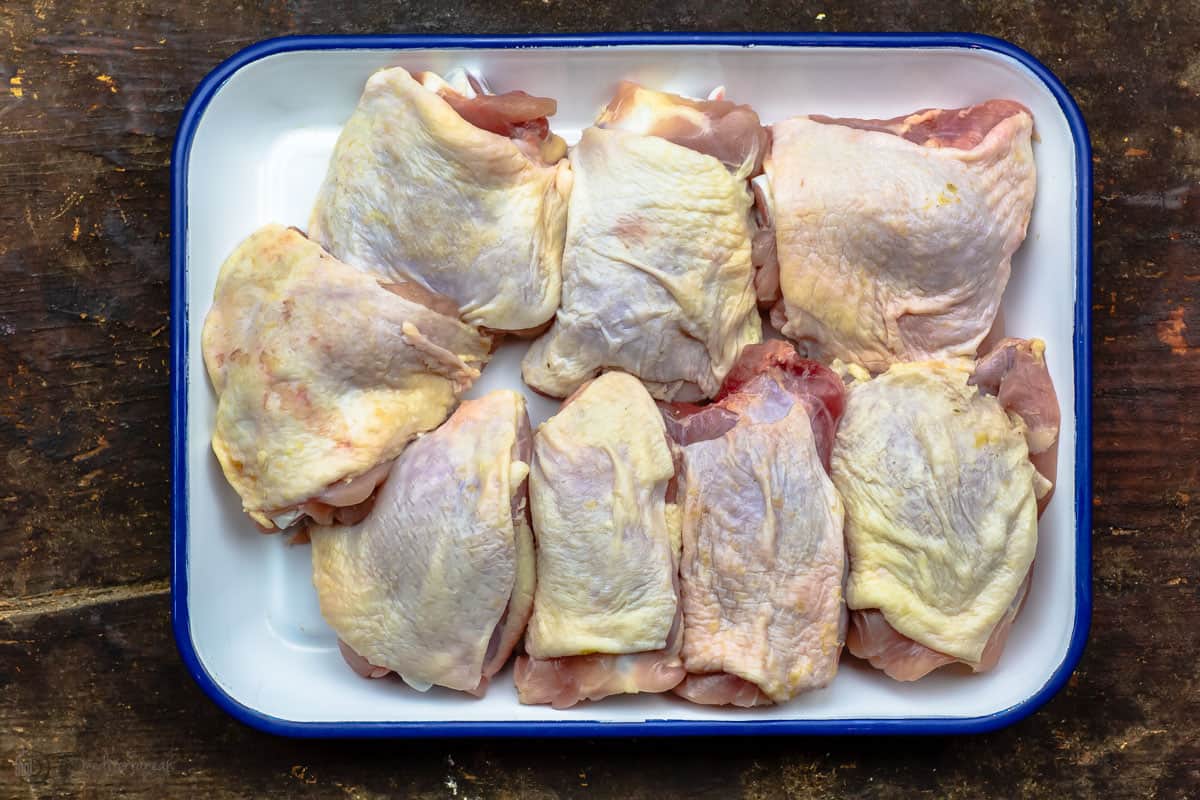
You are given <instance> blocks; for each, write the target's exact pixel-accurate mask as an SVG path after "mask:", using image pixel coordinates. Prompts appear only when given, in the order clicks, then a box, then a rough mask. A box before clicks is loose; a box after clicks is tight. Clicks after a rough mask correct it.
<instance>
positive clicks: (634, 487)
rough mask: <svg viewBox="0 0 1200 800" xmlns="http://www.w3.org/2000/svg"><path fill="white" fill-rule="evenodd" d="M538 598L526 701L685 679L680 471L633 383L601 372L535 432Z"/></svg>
mask: <svg viewBox="0 0 1200 800" xmlns="http://www.w3.org/2000/svg"><path fill="white" fill-rule="evenodd" d="M533 449H534V458H533V467H532V472H531V474H530V480H529V494H530V507H531V508H532V510H533V526H534V532H535V535H536V537H537V575H538V583H537V593H536V595H535V596H534V603H533V616H532V617H531V619H530V621H529V629H528V631H527V633H526V636H525V649H526V651H527V652H528V653H529V655H528V656H522V657H521V658H519V659H518V660H517V666H516V673H515V680H516V684H517V694H518V697H519V698H520V700H521V702H522V703H552V704H553V705H554V706H555V707H557V708H565V707H567V706H571V705H574V704H575V703H577V702H579V701H580V700H599V699H600V698H602V697H607V696H608V695H612V694H619V693H633V692H663V691H667V690H668V689H670V688H672V687H673V686H674V685H675V684H677V683H678V682H679V681H680V679H682V678H683V674H684V671H683V666H682V663H681V662H680V660H679V646H680V637H681V634H682V624H681V622H682V621H681V615H680V608H679V596H678V590H677V586H676V571H677V569H678V564H679V519H678V514H677V509H676V507H675V506H674V505H668V503H667V500H666V493H667V485H668V484H669V483H670V482H671V480H672V478H673V477H674V475H675V465H674V463H673V461H672V458H671V451H670V449H669V447H668V444H667V436H666V431H665V430H664V427H663V420H662V417H661V415H660V414H659V412H658V409H657V408H656V407H655V405H654V401H653V400H652V399H651V397H650V395H649V394H647V392H646V390H645V388H643V386H642V385H641V383H640V382H638V380H637V379H636V378H633V377H631V376H629V375H626V374H624V373H620V372H610V373H606V374H604V375H602V376H600V377H599V378H596V379H595V380H594V381H592V382H591V383H589V384H587V385H586V386H585V387H584V388H582V389H581V390H580V391H579V392H578V394H577V395H576V396H574V397H573V398H571V399H570V400H568V401H567V403H565V404H564V406H563V408H562V409H561V410H560V411H559V412H558V414H556V415H555V416H554V417H552V418H551V419H549V420H548V421H546V422H545V423H544V424H543V425H542V426H541V427H540V428H538V431H537V433H536V435H535V436H534V448H533Z"/></svg>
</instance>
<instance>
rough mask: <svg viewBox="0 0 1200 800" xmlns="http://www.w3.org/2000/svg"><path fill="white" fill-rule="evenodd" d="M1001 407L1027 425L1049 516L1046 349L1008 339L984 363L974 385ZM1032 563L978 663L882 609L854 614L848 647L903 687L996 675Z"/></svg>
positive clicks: (1051, 440)
mask: <svg viewBox="0 0 1200 800" xmlns="http://www.w3.org/2000/svg"><path fill="white" fill-rule="evenodd" d="M968 383H969V384H970V385H974V386H977V387H978V388H979V390H980V391H981V392H983V393H985V394H987V395H992V396H995V397H996V399H997V400H998V401H999V404H1000V406H1001V407H1002V408H1003V409H1004V410H1006V411H1008V412H1010V413H1012V414H1015V415H1016V416H1017V417H1019V418H1020V419H1021V421H1022V422H1023V423H1024V426H1023V429H1024V435H1025V440H1026V442H1027V448H1028V457H1029V460H1030V461H1031V462H1032V464H1033V466H1034V467H1035V469H1036V474H1035V475H1034V476H1033V482H1034V484H1035V489H1034V491H1035V494H1036V495H1037V497H1038V505H1037V513H1038V515H1039V516H1040V515H1041V512H1042V511H1044V510H1045V507H1046V504H1047V503H1048V502H1049V500H1050V495H1051V494H1052V492H1053V481H1054V480H1055V478H1056V476H1057V461H1058V434H1059V427H1060V421H1061V412H1060V410H1059V407H1058V399H1057V395H1056V393H1055V391H1054V385H1053V382H1052V381H1051V379H1050V373H1049V370H1048V369H1047V366H1046V362H1045V345H1044V344H1043V343H1042V342H1041V341H1040V340H1037V339H1033V340H1025V339H1012V338H1010V339H1004V340H1002V341H1001V342H1000V343H999V344H998V345H997V346H996V347H995V349H993V350H992V351H991V352H990V353H988V354H987V355H986V356H984V357H982V358H981V359H980V360H979V361H978V362H977V364H976V366H975V371H974V374H973V375H972V376H971V377H970V379H969V380H968ZM1031 579H1032V563H1031V564H1030V567H1029V571H1027V572H1026V574H1025V578H1024V580H1023V581H1022V582H1021V584H1020V586H1019V587H1018V589H1017V591H1016V593H1015V595H1014V596H1013V598H1012V601H1011V602H1010V603H1009V605H1008V607H1007V609H1006V610H1005V611H1004V613H1003V614H1002V616H1001V617H1000V619H999V620H998V621H997V622H996V624H995V626H994V627H993V628H992V630H991V633H990V635H989V636H988V638H987V642H986V645H985V646H984V648H983V651H982V655H981V656H980V657H979V658H978V660H972V659H965V658H959V657H955V656H953V655H948V654H946V653H943V652H940V651H938V650H936V649H934V648H932V647H928V646H926V645H924V644H921V643H919V642H917V641H914V640H913V639H911V638H909V637H908V636H905V635H904V634H902V633H900V632H899V631H897V630H896V629H895V628H894V627H892V625H891V624H890V623H889V622H888V620H887V617H886V616H885V614H884V613H883V612H882V611H880V610H879V609H877V608H865V609H856V610H853V611H851V614H850V620H851V623H850V631H849V633H848V635H847V637H846V646H847V647H848V648H849V650H850V652H851V653H853V654H854V655H856V656H858V657H859V658H863V659H866V660H867V661H869V662H870V664H871V665H872V666H873V667H875V668H876V669H880V670H883V671H884V672H885V673H886V674H887V675H888V676H889V677H891V678H894V679H895V680H900V681H913V680H917V679H919V678H922V677H924V676H925V675H927V674H929V673H930V672H932V671H933V670H935V669H938V668H940V667H943V666H946V665H948V664H955V663H962V664H966V665H967V666H969V667H971V669H972V670H974V671H975V672H984V671H986V670H989V669H992V668H993V667H994V666H995V665H996V663H997V661H998V660H999V658H1000V655H1001V653H1002V652H1003V651H1004V645H1005V643H1006V642H1007V640H1008V636H1009V634H1010V633H1011V631H1012V625H1013V622H1014V621H1015V620H1016V618H1017V615H1018V614H1019V613H1020V611H1021V608H1022V606H1023V604H1024V602H1025V598H1026V596H1027V594H1028V592H1029V584H1030V581H1031Z"/></svg>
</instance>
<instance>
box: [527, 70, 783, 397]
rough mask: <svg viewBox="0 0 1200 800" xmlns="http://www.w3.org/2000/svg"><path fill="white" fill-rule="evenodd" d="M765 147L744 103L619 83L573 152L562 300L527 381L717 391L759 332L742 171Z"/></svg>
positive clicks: (562, 390)
mask: <svg viewBox="0 0 1200 800" xmlns="http://www.w3.org/2000/svg"><path fill="white" fill-rule="evenodd" d="M765 149H766V132H765V131H764V129H763V128H762V127H761V126H760V125H759V124H758V117H757V115H756V114H754V112H753V111H751V110H750V109H749V108H748V107H746V106H735V105H734V104H733V103H730V102H729V101H726V100H709V101H698V100H689V99H687V98H682V97H677V96H675V95H669V94H664V93H661V92H654V91H651V90H648V89H645V88H642V87H639V86H637V85H636V84H631V83H628V82H626V83H623V84H622V85H621V88H620V90H619V91H618V94H617V96H616V98H614V100H613V101H612V103H610V105H609V107H608V108H607V109H606V110H605V112H604V113H602V114H601V115H600V117H599V118H598V119H597V121H596V124H595V125H594V126H593V127H590V128H587V129H586V130H584V132H583V136H582V139H581V140H580V142H579V144H578V145H577V146H576V147H575V148H574V149H573V150H572V151H571V165H572V169H573V173H574V189H573V191H572V193H571V203H570V213H569V214H568V222H567V242H566V246H565V249H564V251H563V297H562V306H561V307H560V308H559V310H558V313H557V315H556V317H555V320H554V323H553V324H552V325H551V327H550V329H549V331H547V332H546V333H545V334H544V335H543V336H542V337H541V338H539V339H538V340H536V341H535V342H534V343H533V345H532V346H531V347H530V349H529V352H528V353H527V354H526V355H525V359H524V361H523V362H522V373H523V375H524V377H525V382H526V383H528V384H529V385H530V386H532V387H533V388H534V389H537V390H538V391H539V392H542V393H544V394H548V395H551V396H554V397H565V396H567V395H569V394H571V393H572V392H574V391H575V390H576V389H577V388H579V386H581V385H582V384H583V383H585V382H586V381H588V380H590V379H591V378H593V377H595V376H596V375H597V374H599V373H600V372H601V371H603V370H605V369H619V370H623V371H625V372H628V373H630V374H632V375H635V376H637V377H638V378H640V379H641V380H642V381H643V382H644V383H645V384H646V388H647V389H648V390H649V391H650V393H651V394H652V395H653V396H654V397H656V398H659V399H674V400H698V399H701V398H705V397H712V396H713V395H714V394H716V392H717V390H718V389H719V388H720V384H721V380H722V379H723V378H724V377H725V373H726V372H728V370H729V368H730V366H731V365H732V364H733V361H734V359H736V358H737V355H738V353H740V352H741V350H742V347H744V346H745V345H747V344H751V343H753V342H757V341H759V340H760V338H761V336H762V325H761V321H760V319H759V316H758V313H757V311H756V299H755V294H754V266H753V263H752V260H751V235H752V227H753V225H752V219H751V194H750V191H749V185H748V183H747V178H749V177H750V176H751V174H752V173H753V172H754V171H756V170H758V169H759V167H758V165H759V163H760V162H761V159H762V156H763V153H764V152H765Z"/></svg>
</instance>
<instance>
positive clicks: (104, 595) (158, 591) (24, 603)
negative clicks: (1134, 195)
mask: <svg viewBox="0 0 1200 800" xmlns="http://www.w3.org/2000/svg"><path fill="white" fill-rule="evenodd" d="M169 591H171V584H170V582H169V581H167V580H165V579H164V580H158V581H148V582H146V583H135V584H127V585H124V586H102V587H92V588H86V589H61V590H58V591H53V592H45V593H43V594H33V595H29V596H27V597H6V598H3V599H0V622H18V621H23V620H25V619H28V618H30V617H44V616H47V615H50V614H61V613H63V612H66V611H75V610H77V609H80V608H87V607H89V606H99V605H108V604H110V603H119V602H122V601H124V600H139V599H141V598H143V597H155V596H158V595H163V594H167V593H168V592H169Z"/></svg>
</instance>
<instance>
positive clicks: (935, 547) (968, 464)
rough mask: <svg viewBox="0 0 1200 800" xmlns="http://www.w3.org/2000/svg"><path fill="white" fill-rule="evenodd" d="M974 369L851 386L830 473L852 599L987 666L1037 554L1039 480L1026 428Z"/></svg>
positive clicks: (912, 369) (908, 371) (904, 369)
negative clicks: (993, 640)
mask: <svg viewBox="0 0 1200 800" xmlns="http://www.w3.org/2000/svg"><path fill="white" fill-rule="evenodd" d="M971 374H972V373H971V369H970V365H969V364H967V363H966V362H940V361H933V362H918V363H910V364H897V365H895V366H893V367H892V368H891V369H889V370H888V371H887V372H886V373H884V374H883V375H881V376H879V377H877V378H875V379H873V380H860V381H859V382H856V383H854V384H853V385H851V386H850V388H849V392H848V397H847V404H846V413H845V416H844V417H843V418H842V422H841V426H840V428H839V429H838V433H837V440H836V445H835V447H834V450H833V463H832V477H833V481H834V484H835V485H836V486H837V489H838V491H839V492H840V494H841V496H842V500H843V502H844V503H845V508H846V543H847V548H848V554H849V560H850V576H849V580H848V582H847V585H846V603H847V606H848V607H849V608H850V609H852V610H855V609H879V610H880V611H881V612H882V613H883V615H884V616H885V617H886V620H887V622H888V623H889V624H890V625H891V626H892V627H893V628H895V629H896V630H897V631H899V632H900V633H901V634H903V635H904V636H907V637H908V638H910V639H912V640H914V641H915V642H918V643H920V644H921V645H924V646H925V647H928V648H930V649H933V650H936V651H938V652H939V653H944V654H946V655H949V656H952V657H955V658H958V659H961V660H963V661H966V662H968V663H978V662H979V661H980V659H981V657H982V655H983V651H984V648H985V646H986V645H987V643H988V639H989V637H990V636H991V634H992V631H993V629H994V628H995V627H996V625H997V623H998V622H1000V621H1001V619H1002V618H1003V617H1004V616H1005V614H1006V613H1009V612H1010V609H1011V607H1012V605H1013V601H1014V598H1016V596H1017V593H1018V591H1019V590H1020V589H1021V587H1022V584H1023V582H1024V581H1025V579H1026V576H1027V574H1028V572H1029V568H1030V565H1031V564H1032V562H1033V558H1034V554H1035V552H1036V550H1037V497H1036V493H1035V486H1037V485H1038V483H1039V481H1038V479H1037V478H1036V477H1035V474H1034V467H1033V464H1032V463H1031V462H1030V460H1029V448H1028V446H1027V445H1026V441H1025V425H1024V423H1023V422H1022V421H1021V420H1020V419H1019V418H1018V417H1016V416H1015V415H1010V414H1008V413H1007V412H1005V410H1004V409H1003V408H1002V407H1001V406H1000V403H999V402H998V401H997V399H996V398H995V397H992V396H990V395H986V394H982V393H981V392H980V391H979V390H978V389H977V388H976V387H975V386H970V385H968V380H969V379H970V377H971ZM860 377H862V378H865V377H866V376H865V375H863V376H860Z"/></svg>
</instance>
